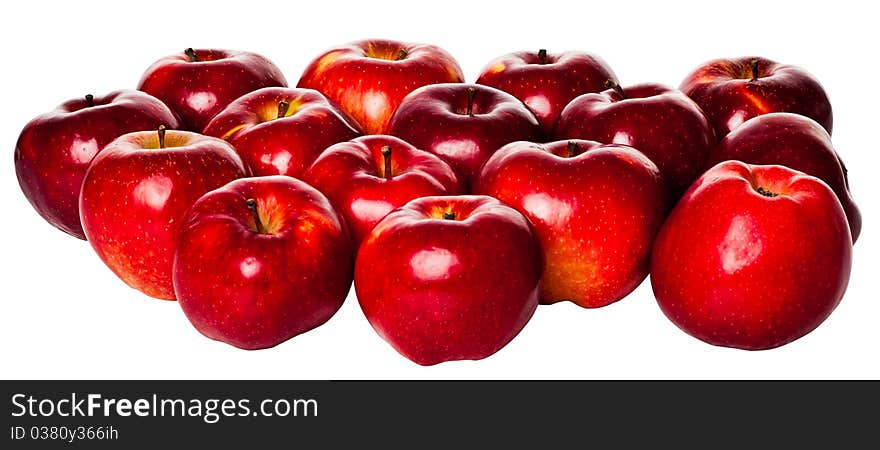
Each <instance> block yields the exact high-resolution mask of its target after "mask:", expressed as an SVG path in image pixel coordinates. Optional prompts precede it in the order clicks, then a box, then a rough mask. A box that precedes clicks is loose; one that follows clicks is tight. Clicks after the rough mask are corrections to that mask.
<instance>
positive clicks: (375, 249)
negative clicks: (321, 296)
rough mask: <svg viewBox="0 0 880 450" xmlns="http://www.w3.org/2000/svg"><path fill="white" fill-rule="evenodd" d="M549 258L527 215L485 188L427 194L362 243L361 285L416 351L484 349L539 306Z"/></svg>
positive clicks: (405, 348)
mask: <svg viewBox="0 0 880 450" xmlns="http://www.w3.org/2000/svg"><path fill="white" fill-rule="evenodd" d="M541 270H542V258H541V247H540V245H539V244H538V240H537V237H536V236H535V234H534V232H533V230H532V228H531V226H530V225H529V222H528V220H527V219H526V218H525V217H523V215H522V214H520V213H518V212H516V210H514V209H512V208H510V207H508V206H505V205H503V204H502V203H501V202H499V201H498V200H496V199H493V198H491V197H486V196H451V197H423V198H420V199H416V200H413V201H411V202H409V203H407V204H406V205H405V206H403V207H402V208H400V209H397V210H396V211H394V212H392V213H391V214H389V215H388V216H386V217H385V218H384V219H383V220H382V221H381V222H380V223H379V225H377V226H376V228H375V229H373V231H372V233H370V235H369V237H367V239H366V240H365V241H364V242H363V244H362V245H361V248H360V251H359V252H358V255H357V260H356V262H355V278H354V286H355V291H356V292H357V297H358V301H359V302H360V305H361V309H363V311H364V314H365V315H366V317H367V320H369V322H370V324H371V325H372V326H373V328H374V329H375V330H376V331H377V332H378V333H379V335H380V336H382V337H383V338H384V339H385V340H386V341H388V343H389V344H391V346H392V347H394V348H395V349H396V350H397V351H398V352H400V353H401V354H402V355H403V356H405V357H407V358H409V359H410V360H412V361H414V362H416V363H418V364H422V365H432V364H437V363H440V362H444V361H452V360H461V359H482V358H485V357H487V356H490V355H492V354H494V353H495V352H497V351H498V350H500V349H501V348H502V347H504V346H505V345H506V344H507V343H508V342H509V341H510V340H511V339H513V338H514V337H515V336H516V335H517V333H519V331H520V330H521V329H522V328H523V327H524V326H525V324H526V322H528V320H529V318H531V316H532V314H533V313H534V312H535V309H536V308H537V306H538V283H539V280H540V278H541Z"/></svg>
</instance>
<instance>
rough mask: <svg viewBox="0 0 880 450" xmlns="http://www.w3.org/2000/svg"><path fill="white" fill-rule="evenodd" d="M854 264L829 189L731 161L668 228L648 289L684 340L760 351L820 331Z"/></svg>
mask: <svg viewBox="0 0 880 450" xmlns="http://www.w3.org/2000/svg"><path fill="white" fill-rule="evenodd" d="M851 261H852V240H851V238H850V233H849V226H848V225H847V223H846V215H845V214H844V212H843V208H841V206H840V202H839V201H838V200H837V196H836V195H835V194H834V192H833V191H832V190H831V188H829V187H828V185H826V184H825V183H824V182H822V181H821V180H819V179H818V178H814V177H811V176H808V175H805V174H803V173H802V172H797V171H794V170H791V169H789V168H786V167H784V166H749V165H746V164H744V163H742V162H739V161H727V162H724V163H721V164H719V165H717V166H715V167H714V168H712V169H710V170H709V171H708V172H706V173H705V174H704V175H703V176H702V177H701V178H700V179H699V180H697V181H696V182H695V183H694V185H693V186H691V187H690V189H689V190H688V192H687V193H685V195H684V197H682V198H681V200H680V201H679V202H678V204H677V205H676V207H675V209H674V210H673V211H672V214H671V215H670V216H669V218H668V219H667V221H666V223H665V224H664V225H663V227H662V228H661V230H660V233H659V235H658V236H657V240H656V243H655V245H654V252H653V256H652V262H651V285H652V287H653V289H654V295H655V296H656V297H657V303H658V304H659V305H660V308H661V309H662V310H663V313H665V314H666V316H667V317H668V318H669V319H670V320H671V321H672V322H673V323H674V324H675V325H677V326H678V327H679V328H681V329H682V330H684V331H685V332H686V333H688V334H690V335H692V336H694V337H696V338H698V339H701V340H703V341H705V342H708V343H710V344H714V345H719V346H725V347H734V348H740V349H747V350H762V349H770V348H774V347H779V346H781V345H785V344H787V343H789V342H792V341H794V340H795V339H798V338H800V337H802V336H804V335H806V334H807V333H809V332H810V331H812V330H813V329H815V328H816V327H817V326H819V324H821V323H822V322H823V321H824V320H825V319H826V318H827V317H828V316H829V315H830V314H831V312H832V311H833V310H834V308H835V307H836V306H837V304H838V303H839V302H840V299H841V297H843V293H844V291H845V290H846V285H847V282H848V281H849V274H850V266H851Z"/></svg>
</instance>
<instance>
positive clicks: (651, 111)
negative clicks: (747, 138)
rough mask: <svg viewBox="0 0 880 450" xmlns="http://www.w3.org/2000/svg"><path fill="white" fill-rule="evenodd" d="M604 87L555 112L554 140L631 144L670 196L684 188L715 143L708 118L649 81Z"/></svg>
mask: <svg viewBox="0 0 880 450" xmlns="http://www.w3.org/2000/svg"><path fill="white" fill-rule="evenodd" d="M608 85H609V86H611V88H610V89H608V90H606V91H604V92H602V93H600V94H584V95H581V96H580V97H578V98H576V99H574V100H572V101H571V103H569V104H568V106H566V107H565V109H564V110H563V111H562V114H560V116H559V121H558V122H557V123H556V131H555V133H554V134H555V138H556V139H588V140H593V141H598V142H602V143H605V144H623V145H628V146H631V147H635V148H636V149H638V150H639V151H641V152H642V153H644V154H645V155H647V156H648V158H651V160H652V161H654V164H657V167H659V168H660V173H661V174H663V177H664V178H665V179H666V182H667V184H668V185H669V187H670V189H671V192H672V193H673V194H674V195H676V196H677V195H679V194H681V193H682V192H684V190H685V189H686V188H687V187H688V186H689V185H690V184H691V182H693V181H694V180H695V179H696V178H697V177H698V176H700V174H701V173H702V172H703V167H704V166H705V164H706V158H707V157H708V154H709V150H711V148H712V147H713V146H714V145H715V144H716V142H717V141H716V140H715V133H714V132H713V131H712V125H711V123H709V119H707V118H706V116H705V114H703V112H702V111H701V110H700V107H699V106H697V105H696V103H694V102H693V101H691V99H689V98H687V96H685V95H684V94H682V93H681V92H680V91H678V90H675V89H671V88H669V87H666V86H663V85H660V84H655V83H645V84H640V85H636V86H632V87H630V88H627V89H624V88H622V87H620V86H618V85H616V84H614V83H613V82H612V83H608Z"/></svg>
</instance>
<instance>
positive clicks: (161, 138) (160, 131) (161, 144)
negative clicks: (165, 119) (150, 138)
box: [156, 125, 166, 148]
mask: <svg viewBox="0 0 880 450" xmlns="http://www.w3.org/2000/svg"><path fill="white" fill-rule="evenodd" d="M165 130H166V127H165V125H159V129H158V130H156V131H157V133H158V134H159V148H165Z"/></svg>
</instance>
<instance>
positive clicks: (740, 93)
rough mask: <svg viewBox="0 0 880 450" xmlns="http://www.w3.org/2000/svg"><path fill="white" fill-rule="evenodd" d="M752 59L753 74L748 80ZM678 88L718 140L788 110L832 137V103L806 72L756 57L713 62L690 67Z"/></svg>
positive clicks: (816, 81)
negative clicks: (749, 123) (706, 119)
mask: <svg viewBox="0 0 880 450" xmlns="http://www.w3.org/2000/svg"><path fill="white" fill-rule="evenodd" d="M752 60H756V62H757V74H756V75H757V76H756V77H755V79H752V77H753V74H752ZM681 90H682V92H684V93H685V94H686V95H687V96H688V97H690V98H692V99H693V100H694V101H695V102H697V104H698V105H700V108H702V109H703V111H704V112H705V113H706V115H708V116H709V119H710V120H711V121H712V123H713V124H714V126H715V131H716V134H717V135H718V137H719V139H720V138H722V137H724V136H725V135H727V133H729V132H730V131H731V130H733V129H734V128H736V127H737V126H739V125H740V124H742V123H743V122H745V121H746V120H748V119H751V118H752V117H755V116H759V115H761V114H767V113H770V112H791V113H796V114H801V115H804V116H807V117H809V118H811V119H813V120H815V121H816V122H819V124H821V125H822V126H823V127H825V129H826V130H827V131H828V134H831V126H832V121H833V117H832V113H831V102H829V101H828V95H827V94H826V93H825V89H823V88H822V85H821V84H819V81H818V80H816V79H815V78H814V77H813V76H812V75H810V74H809V73H808V72H807V71H806V70H804V69H802V68H800V67H797V66H792V65H787V64H780V63H777V62H775V61H772V60H769V59H766V58H760V57H751V56H749V57H742V58H728V59H716V60H712V61H709V62H706V63H704V64H702V65H701V66H699V67H697V68H696V69H694V71H693V72H691V74H690V75H688V76H687V78H685V80H684V81H683V82H682V83H681Z"/></svg>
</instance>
